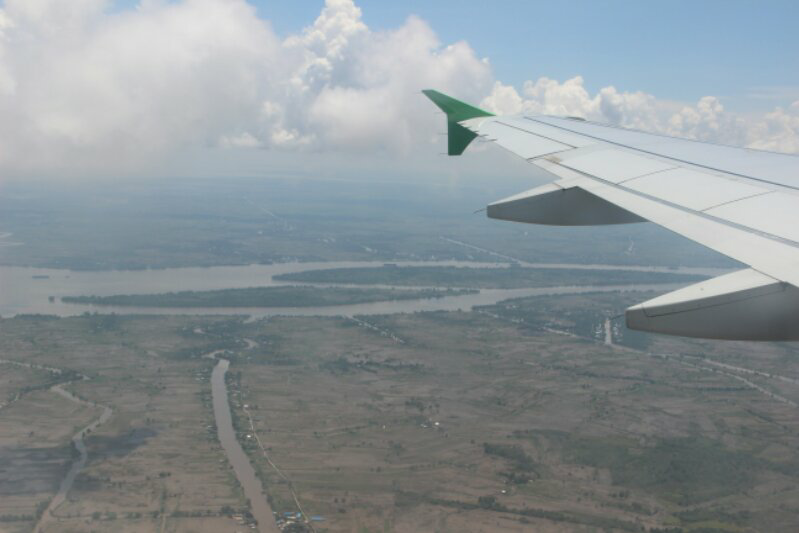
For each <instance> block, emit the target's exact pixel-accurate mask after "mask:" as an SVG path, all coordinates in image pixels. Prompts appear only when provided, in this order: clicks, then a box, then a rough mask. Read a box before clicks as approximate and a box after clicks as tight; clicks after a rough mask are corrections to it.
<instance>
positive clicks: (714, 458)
mask: <svg viewBox="0 0 799 533" xmlns="http://www.w3.org/2000/svg"><path fill="white" fill-rule="evenodd" d="M548 437H549V438H550V439H552V440H554V441H555V442H557V443H558V446H559V447H560V449H561V450H562V453H563V456H564V459H566V460H567V461H572V462H575V463H579V464H582V465H586V466H591V467H594V468H603V469H608V470H609V471H610V473H611V476H612V478H613V483H614V484H616V485H620V486H623V487H629V488H632V489H643V490H646V491H651V492H654V493H658V494H659V495H660V496H662V497H663V498H666V499H668V500H671V501H674V502H675V503H678V504H681V505H689V504H696V503H700V502H704V501H707V500H711V499H715V498H721V497H724V496H727V495H730V494H735V493H739V492H742V491H744V490H747V489H748V488H750V487H751V486H752V485H753V482H754V474H755V471H756V470H757V469H758V468H759V467H762V466H763V465H762V461H759V460H758V459H756V458H755V457H753V456H752V455H750V454H748V453H744V452H737V451H731V450H728V449H727V448H725V447H724V445H722V444H721V443H720V442H717V441H714V440H711V439H708V438H704V437H676V438H663V439H658V440H657V442H656V443H655V444H654V445H651V446H647V445H644V446H642V445H639V444H638V443H636V442H635V441H632V440H628V439H624V438H620V437H619V438H617V437H580V436H575V435H570V434H566V433H557V432H548Z"/></svg>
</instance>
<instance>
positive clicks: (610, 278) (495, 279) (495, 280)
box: [275, 266, 705, 289]
mask: <svg viewBox="0 0 799 533" xmlns="http://www.w3.org/2000/svg"><path fill="white" fill-rule="evenodd" d="M275 279H280V280H285V281H304V282H317V283H353V284H385V285H414V286H434V287H480V288H490V289H514V288H520V287H553V286H558V285H618V284H636V283H689V282H692V281H699V280H701V279H705V278H704V277H701V276H695V275H686V274H677V273H662V272H637V271H614V270H581V269H546V268H523V267H509V268H469V267H399V266H383V267H367V268H331V269H325V270H308V271H305V272H295V273H291V274H282V275H279V276H276V277H275Z"/></svg>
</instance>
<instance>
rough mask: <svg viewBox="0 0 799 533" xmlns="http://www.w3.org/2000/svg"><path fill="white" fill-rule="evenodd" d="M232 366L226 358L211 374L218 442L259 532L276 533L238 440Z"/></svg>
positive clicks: (219, 362)
mask: <svg viewBox="0 0 799 533" xmlns="http://www.w3.org/2000/svg"><path fill="white" fill-rule="evenodd" d="M229 366H230V362H229V361H228V360H227V359H221V358H220V359H219V360H218V362H217V364H216V366H215V367H214V370H213V372H212V373H211V394H212V397H213V404H214V419H215V420H216V430H217V433H218V434H219V442H220V443H222V448H223V449H224V450H225V455H227V458H228V461H229V462H230V465H231V466H232V467H233V471H234V472H235V473H236V478H237V479H238V480H239V483H240V484H241V487H242V488H243V489H244V495H245V496H246V497H247V499H248V500H250V510H251V512H252V515H253V517H254V518H255V520H256V521H257V522H258V530H259V531H260V532H261V533H273V532H274V533H277V532H278V531H279V529H278V527H277V524H275V518H274V515H273V514H272V509H271V507H270V506H269V503H268V502H267V501H266V497H265V496H264V489H263V486H262V485H261V481H260V480H259V479H258V476H257V475H256V474H255V470H254V469H253V467H252V464H250V460H249V458H248V457H247V454H245V453H244V450H243V449H242V448H241V445H240V444H239V441H238V440H237V439H236V432H235V431H234V429H233V421H232V418H231V415H230V405H229V404H228V394H227V384H226V383H225V374H226V373H227V370H228V367H229Z"/></svg>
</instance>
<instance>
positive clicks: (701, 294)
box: [625, 269, 799, 340]
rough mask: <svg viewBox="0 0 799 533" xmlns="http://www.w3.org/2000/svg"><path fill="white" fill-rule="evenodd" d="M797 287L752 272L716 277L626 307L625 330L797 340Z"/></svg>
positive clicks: (798, 337)
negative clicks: (627, 328)
mask: <svg viewBox="0 0 799 533" xmlns="http://www.w3.org/2000/svg"><path fill="white" fill-rule="evenodd" d="M797 312H799V289H797V288H795V287H793V286H791V285H788V284H787V283H782V282H780V281H778V280H776V279H774V278H772V277H770V276H766V275H764V274H761V273H760V272H757V271H755V270H752V269H746V270H740V271H738V272H733V273H731V274H726V275H724V276H719V277H717V278H713V279H710V280H707V281H703V282H701V283H697V284H695V285H691V286H689V287H685V288H683V289H679V290H676V291H674V292H670V293H668V294H664V295H662V296H658V297H657V298H654V299H652V300H649V301H647V302H644V303H641V304H638V305H635V306H633V307H631V308H629V309H627V311H626V313H625V318H626V321H627V327H629V328H630V329H637V330H642V331H651V332H655V333H666V334H670V335H682V336H686V337H701V338H710V339H727V340H799V329H798V328H796V327H795V316H796V314H797Z"/></svg>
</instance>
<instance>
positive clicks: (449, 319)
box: [0, 293, 799, 533]
mask: <svg viewBox="0 0 799 533" xmlns="http://www.w3.org/2000/svg"><path fill="white" fill-rule="evenodd" d="M647 296H648V295H642V294H623V293H622V294H615V295H614V294H587V295H575V296H567V297H558V298H549V297H541V298H530V299H525V300H515V301H509V302H505V303H503V304H500V305H498V306H491V307H490V308H484V309H482V310H480V311H479V312H472V313H443V312H441V313H423V314H414V315H393V316H370V317H358V319H357V320H354V319H344V318H303V317H294V318H273V319H270V320H268V321H257V322H246V321H244V320H241V319H230V318H223V317H219V318H217V317H203V318H199V317H132V316H130V317H129V316H115V317H113V318H110V319H109V317H103V316H100V315H97V316H94V315H92V316H83V317H76V318H69V319H48V320H43V319H39V318H36V317H24V318H17V319H6V320H0V342H2V345H3V346H5V347H6V351H7V354H8V355H7V358H12V357H13V358H14V359H15V360H21V361H28V362H33V363H38V364H45V365H51V366H57V367H60V368H66V369H71V370H75V371H78V372H82V373H85V374H87V375H88V376H89V377H90V378H91V379H90V380H87V381H79V382H75V383H74V384H73V385H70V388H71V390H73V391H74V392H75V393H76V394H78V395H80V396H81V397H83V398H86V399H88V400H90V401H96V402H98V403H100V404H103V405H109V406H110V407H112V408H113V409H114V416H113V417H112V419H111V420H110V421H109V422H108V424H106V425H103V426H100V428H98V430H97V431H96V432H95V433H93V434H92V435H91V436H90V437H88V439H87V445H88V446H89V454H90V461H89V464H88V466H87V468H86V469H85V471H84V472H83V473H82V474H81V475H80V476H79V478H78V480H77V482H76V484H75V488H74V489H73V491H72V492H71V494H70V500H69V501H68V503H66V504H65V505H64V506H63V507H62V508H60V509H59V516H61V517H62V521H61V522H59V523H54V524H52V525H51V529H50V530H51V531H65V530H74V531H83V530H86V531H89V530H94V531H98V532H116V531H128V530H131V531H133V530H136V531H157V530H160V528H162V527H165V530H175V531H189V530H192V531H201V532H204V531H207V532H209V533H210V532H211V531H226V530H234V529H235V527H237V526H236V524H235V523H234V522H233V521H232V520H230V519H229V518H227V517H226V516H225V513H224V512H223V511H222V510H223V509H225V508H227V509H241V508H244V507H246V502H245V501H244V500H243V499H242V496H241V494H240V492H239V491H238V489H237V484H236V482H235V479H234V477H233V475H232V472H231V471H230V469H229V467H228V466H227V463H226V462H225V460H224V455H223V453H222V450H221V449H220V447H219V445H218V443H217V441H216V437H215V434H214V432H213V431H214V430H213V419H212V417H211V407H210V388H209V384H208V376H209V373H210V370H211V366H212V362H211V361H209V360H207V359H204V358H202V357H201V356H202V355H203V354H206V353H208V352H210V351H215V350H226V354H227V355H226V357H229V358H230V359H231V361H232V367H231V370H230V372H229V388H230V391H231V405H232V406H233V409H234V420H235V424H236V427H237V428H238V430H239V431H240V436H241V439H240V441H241V442H242V444H243V446H244V447H245V449H246V450H247V451H248V453H249V454H250V457H251V460H252V461H254V463H255V466H256V469H257V470H258V471H259V472H260V475H261V476H262V478H263V479H264V480H265V485H266V489H267V491H268V496H269V498H270V500H271V502H272V504H273V507H274V509H275V510H276V511H288V510H293V509H294V507H295V504H294V500H293V495H292V493H291V489H292V488H293V489H294V490H295V491H296V493H297V496H298V498H299V500H300V502H301V504H302V506H303V509H305V511H306V512H307V513H308V514H312V515H315V514H320V515H323V516H324V517H325V522H324V523H323V524H322V525H321V526H322V527H323V528H324V529H325V530H326V531H328V532H338V531H342V532H343V531H353V530H354V531H396V532H404V531H429V530H439V531H459V532H460V531H480V530H482V531H486V530H499V529H503V530H510V531H529V530H535V531H592V530H609V531H640V530H641V528H644V530H645V531H656V530H658V529H664V528H681V530H682V531H685V532H688V531H694V530H701V528H705V529H704V531H716V532H719V531H727V532H733V531H738V532H740V531H791V530H792V527H793V526H794V525H795V524H796V521H797V520H799V514H797V511H796V509H795V505H794V502H795V501H796V498H797V497H799V489H797V487H799V465H798V464H797V460H796V456H795V450H796V449H797V447H799V425H797V417H796V410H795V408H793V407H791V406H789V405H786V404H783V403H780V402H776V401H774V400H772V399H770V398H768V397H766V396H764V395H763V394H762V393H760V392H758V391H756V390H754V389H752V388H750V387H747V386H744V385H743V384H742V383H740V382H739V381H737V380H734V379H731V378H729V376H726V375H724V374H722V373H719V372H714V371H710V370H702V369H701V368H697V367H695V366H687V365H685V364H683V361H681V360H680V359H676V358H675V359H662V358H656V357H650V356H647V355H646V354H644V353H639V352H633V351H629V350H626V349H616V348H612V347H606V346H604V345H602V344H599V343H595V342H592V341H591V340H590V337H591V335H592V334H593V333H592V332H593V331H594V330H595V327H594V326H595V325H596V324H597V323H601V321H602V320H604V317H605V316H607V315H606V314H605V313H607V312H614V311H615V310H617V309H618V308H623V307H624V306H625V305H627V304H628V303H629V301H628V300H630V299H634V298H638V299H641V298H645V297H647ZM537 313H541V314H540V315H539V314H537ZM545 328H551V329H558V330H560V331H564V332H568V333H572V334H575V335H577V336H576V337H569V336H565V335H558V334H554V333H551V332H548V331H547V330H546V329H545ZM652 339H655V340H652ZM662 339H663V338H662V337H651V338H650V340H648V341H647V345H648V346H651V347H658V349H661V348H662V349H663V350H667V349H669V350H677V349H678V348H679V349H680V350H685V352H686V353H691V351H694V352H696V351H700V350H701V351H703V353H706V354H712V355H713V357H718V358H720V359H723V360H725V361H733V362H736V363H739V364H743V363H742V362H741V361H746V362H747V364H748V365H749V366H750V367H753V368H756V369H763V370H768V371H769V372H780V373H781V375H782V374H784V375H788V376H794V375H796V374H797V373H799V366H798V365H796V360H797V359H796V357H797V354H796V351H795V350H793V349H792V348H791V347H790V345H771V344H766V345H764V344H751V343H749V344H748V343H712V342H703V341H699V344H671V345H667V344H664V343H667V342H671V341H664V340H662ZM679 342H682V341H679ZM690 342H693V341H690ZM755 353H756V354H758V356H757V357H753V354H755ZM739 359H740V361H739ZM14 368H17V367H13V368H12V367H8V368H6V367H5V366H4V367H3V370H10V371H9V372H8V373H6V374H3V380H0V392H2V393H3V395H4V396H5V397H6V398H8V397H10V396H14V395H15V394H16V392H18V391H23V390H28V391H29V392H28V393H26V394H24V395H23V396H22V399H20V400H18V401H16V402H15V403H13V404H12V405H11V406H10V407H8V408H2V409H0V428H2V431H0V464H2V465H5V466H4V468H5V470H4V472H6V474H5V475H4V476H3V478H2V479H0V491H2V492H0V493H2V494H3V497H2V498H0V515H14V517H15V520H16V518H19V520H16V521H7V522H3V521H0V531H20V532H21V531H29V530H30V527H31V525H32V520H30V519H28V520H27V521H26V520H25V519H24V516H23V517H21V518H20V517H18V516H17V515H28V514H34V513H35V512H36V509H37V506H39V505H40V504H41V503H42V502H43V501H47V499H48V498H49V497H50V496H51V495H52V493H53V492H54V491H55V487H56V485H57V481H58V478H59V476H60V475H61V474H62V473H63V468H64V466H65V465H66V462H67V461H68V458H69V447H68V442H69V438H70V436H71V434H72V433H73V432H74V431H75V428H76V427H78V426H80V425H82V424H85V423H86V422H87V421H88V420H91V419H93V418H94V417H96V416H97V410H95V409H91V408H88V407H79V406H75V405H73V404H71V403H69V402H64V401H63V398H61V397H59V396H57V395H55V394H54V393H52V392H50V391H48V390H47V389H46V387H45V386H46V385H47V384H48V383H49V380H50V377H49V376H48V375H47V374H46V373H45V374H43V373H42V372H41V371H31V370H27V369H23V368H18V369H17V370H14ZM790 372H793V374H791V373H790ZM749 377H750V378H751V379H756V377H753V376H749ZM764 386H769V387H771V386H773V383H770V382H767V383H765V384H764ZM793 387H794V388H795V389H797V390H799V387H797V386H793ZM794 392H796V391H794ZM245 406H246V409H245ZM54 413H55V415H54ZM54 416H55V418H54ZM249 417H252V420H253V423H254V425H255V428H256V432H257V434H258V435H259V437H260V439H261V442H262V443H263V444H264V446H265V449H266V452H267V454H268V456H269V458H270V459H271V460H272V461H273V462H274V464H276V465H277V466H278V467H279V468H280V469H281V471H282V472H283V474H284V475H285V476H286V478H287V479H289V480H290V481H291V484H289V483H287V482H286V479H284V478H283V477H282V476H280V475H279V474H278V473H277V472H276V471H275V470H274V469H273V468H272V466H271V465H270V464H269V463H268V462H267V461H266V459H265V457H264V455H263V452H262V451H261V450H260V448H259V447H258V444H257V443H256V441H255V440H254V439H252V438H250V439H248V438H246V435H247V434H249V433H250V430H249ZM20 479H23V480H27V481H26V482H25V483H23V484H20V483H19V481H18V480H20ZM198 514H200V515H202V518H200V517H198V516H193V515H198ZM674 531H677V530H674Z"/></svg>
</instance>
